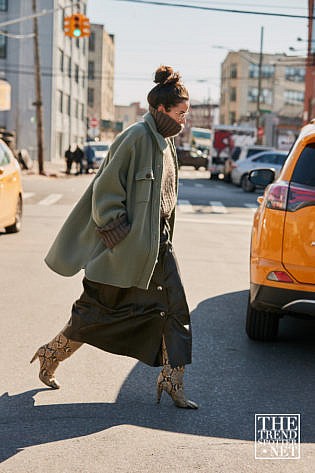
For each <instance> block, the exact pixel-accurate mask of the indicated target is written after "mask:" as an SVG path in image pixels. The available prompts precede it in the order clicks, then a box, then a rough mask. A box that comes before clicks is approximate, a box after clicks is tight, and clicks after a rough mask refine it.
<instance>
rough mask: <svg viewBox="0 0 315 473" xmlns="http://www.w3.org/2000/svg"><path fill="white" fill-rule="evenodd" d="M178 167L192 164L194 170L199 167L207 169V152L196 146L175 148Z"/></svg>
mask: <svg viewBox="0 0 315 473" xmlns="http://www.w3.org/2000/svg"><path fill="white" fill-rule="evenodd" d="M176 152H177V159H178V167H179V168H180V167H181V166H193V167H194V168H195V169H196V170H198V169H199V168H202V167H203V168H205V169H208V153H207V152H206V151H204V152H202V151H201V150H199V149H196V148H190V149H187V148H180V147H178V148H176Z"/></svg>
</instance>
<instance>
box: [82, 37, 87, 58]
mask: <svg viewBox="0 0 315 473" xmlns="http://www.w3.org/2000/svg"><path fill="white" fill-rule="evenodd" d="M82 41H83V48H82V51H83V55H84V56H85V52H86V41H87V39H86V38H83V39H82Z"/></svg>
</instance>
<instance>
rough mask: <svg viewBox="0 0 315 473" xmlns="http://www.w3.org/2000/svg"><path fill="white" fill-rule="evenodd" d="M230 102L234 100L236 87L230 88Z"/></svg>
mask: <svg viewBox="0 0 315 473" xmlns="http://www.w3.org/2000/svg"><path fill="white" fill-rule="evenodd" d="M230 102H236V87H231V88H230Z"/></svg>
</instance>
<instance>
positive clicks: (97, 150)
mask: <svg viewBox="0 0 315 473" xmlns="http://www.w3.org/2000/svg"><path fill="white" fill-rule="evenodd" d="M88 147H90V148H91V150H92V151H93V158H92V159H93V169H98V168H99V167H100V165H101V163H102V162H103V160H104V159H105V158H106V156H107V153H108V150H109V144H108V143H104V142H103V141H87V142H86V143H84V150H83V151H84V156H85V160H86V157H87V154H88V151H87V149H88ZM86 167H88V166H87V165H86Z"/></svg>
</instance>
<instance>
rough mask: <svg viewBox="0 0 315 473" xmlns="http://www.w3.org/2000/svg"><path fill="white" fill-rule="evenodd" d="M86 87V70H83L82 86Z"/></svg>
mask: <svg viewBox="0 0 315 473" xmlns="http://www.w3.org/2000/svg"><path fill="white" fill-rule="evenodd" d="M84 87H85V72H84V71H82V88H83V89H84Z"/></svg>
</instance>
